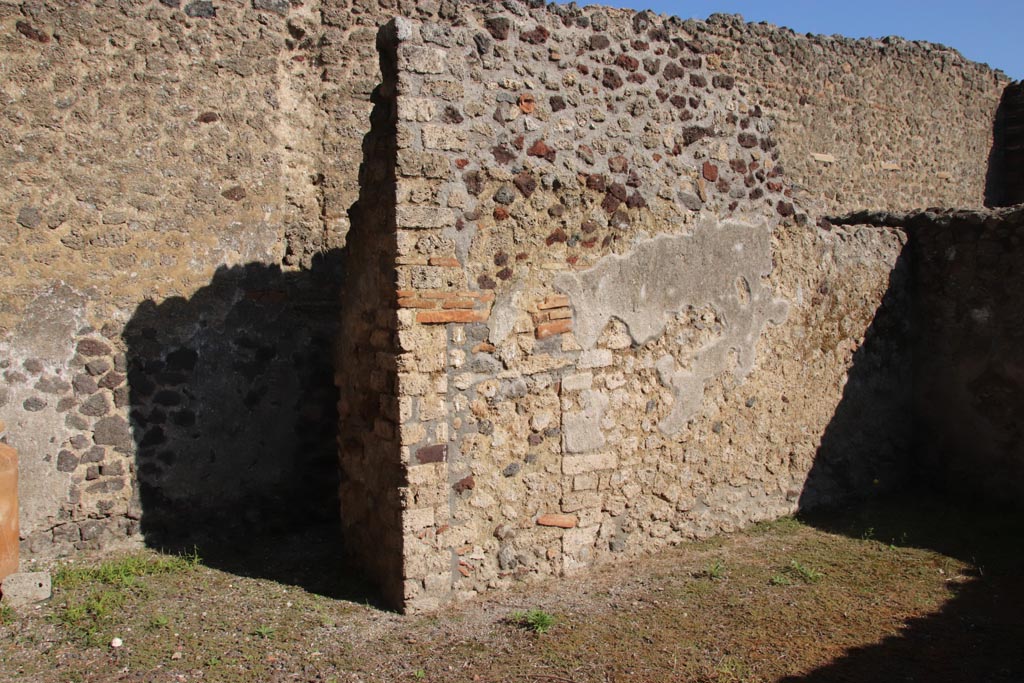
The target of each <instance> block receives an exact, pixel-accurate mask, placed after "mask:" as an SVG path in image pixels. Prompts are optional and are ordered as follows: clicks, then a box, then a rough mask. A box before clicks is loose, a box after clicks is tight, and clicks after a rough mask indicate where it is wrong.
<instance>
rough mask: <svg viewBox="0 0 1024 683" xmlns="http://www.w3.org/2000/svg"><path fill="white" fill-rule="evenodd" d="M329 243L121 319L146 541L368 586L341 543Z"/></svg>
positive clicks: (264, 573) (253, 570)
mask: <svg viewBox="0 0 1024 683" xmlns="http://www.w3.org/2000/svg"><path fill="white" fill-rule="evenodd" d="M340 271H341V255H340V252H338V251H332V252H328V253H325V254H322V255H320V256H318V257H317V258H315V259H314V260H313V262H312V265H311V267H310V268H307V269H303V270H299V271H283V270H282V269H281V268H280V267H278V266H277V265H267V264H260V263H250V264H246V265H244V266H237V267H222V268H220V269H218V271H217V272H216V274H215V275H214V277H213V279H212V280H211V282H210V283H209V284H208V285H207V286H205V287H203V288H201V289H200V290H198V291H197V292H196V293H195V294H194V295H193V296H192V297H191V298H188V299H185V298H181V297H175V298H170V299H167V300H165V301H163V302H162V303H159V304H157V303H155V302H153V301H145V302H143V303H142V304H140V305H139V306H138V308H137V309H136V311H135V314H134V316H133V317H132V319H131V321H130V322H129V324H128V325H127V326H126V327H125V331H124V339H125V341H126V346H127V349H128V354H127V355H128V383H129V391H130V398H129V400H130V421H131V425H132V431H133V434H134V438H135V441H136V454H137V455H136V470H137V481H138V484H137V485H138V498H139V503H140V507H141V520H140V524H141V527H142V533H143V535H144V537H145V540H146V543H147V544H148V545H149V546H151V547H154V548H158V549H161V550H166V551H169V552H180V551H192V550H193V549H195V551H196V552H197V553H198V554H199V556H200V557H201V558H202V560H203V562H204V563H205V564H207V565H209V566H211V567H215V568H217V569H222V570H224V571H228V572H232V573H235V574H238V575H241V576H250V577H259V578H266V579H272V580H275V581H279V582H282V583H287V584H294V585H299V586H301V587H303V588H305V589H307V590H310V591H314V592H317V593H321V594H323V595H328V596H332V597H346V598H352V599H356V600H359V601H363V600H367V599H370V597H371V593H370V592H369V591H368V589H367V587H366V586H365V585H364V584H363V583H362V582H360V581H359V580H358V579H356V578H355V576H354V573H353V572H351V571H349V570H348V568H347V563H346V562H345V559H344V557H343V556H342V555H341V550H340V549H341V547H342V543H341V531H340V519H339V514H340V513H339V504H338V494H337V491H338V484H339V482H338V468H337V445H336V443H337V442H336V434H337V400H338V398H337V389H336V388H335V386H334V380H333V378H334V368H333V367H332V346H333V342H334V337H335V335H336V331H337V329H336V328H337V325H338V321H339V320H340V311H339V308H340V297H339V283H340V275H341V272H340Z"/></svg>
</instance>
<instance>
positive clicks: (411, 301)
mask: <svg viewBox="0 0 1024 683" xmlns="http://www.w3.org/2000/svg"><path fill="white" fill-rule="evenodd" d="M438 303H439V302H438V301H437V300H436V299H420V298H415V297H407V298H403V299H399V300H398V305H399V307H401V308H437V304H438Z"/></svg>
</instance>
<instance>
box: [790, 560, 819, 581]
mask: <svg viewBox="0 0 1024 683" xmlns="http://www.w3.org/2000/svg"><path fill="white" fill-rule="evenodd" d="M789 568H790V569H791V570H792V572H793V573H794V574H796V575H797V576H798V577H800V579H801V580H802V581H803V582H804V583H818V582H819V581H821V579H822V577H823V576H825V575H824V574H822V573H821V572H819V571H818V570H817V569H814V568H813V567H808V566H806V565H802V564H800V563H799V562H797V561H796V560H792V561H791V562H790V563H789Z"/></svg>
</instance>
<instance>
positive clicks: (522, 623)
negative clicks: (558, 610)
mask: <svg viewBox="0 0 1024 683" xmlns="http://www.w3.org/2000/svg"><path fill="white" fill-rule="evenodd" d="M509 622H510V623H512V624H515V625H516V626H519V627H521V628H525V629H529V630H531V631H533V632H534V633H547V632H548V631H549V630H550V629H551V627H552V626H554V625H555V617H554V616H552V615H551V614H548V613H547V612H545V611H544V610H541V609H536V608H534V609H531V610H529V611H527V612H513V613H512V614H510V615H509Z"/></svg>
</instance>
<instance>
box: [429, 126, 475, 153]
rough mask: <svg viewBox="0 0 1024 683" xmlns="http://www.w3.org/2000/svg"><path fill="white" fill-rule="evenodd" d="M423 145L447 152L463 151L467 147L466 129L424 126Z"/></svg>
mask: <svg viewBox="0 0 1024 683" xmlns="http://www.w3.org/2000/svg"><path fill="white" fill-rule="evenodd" d="M422 139H423V146H424V147H425V148H426V149H439V150H444V151H447V152H461V151H463V150H464V149H466V133H465V131H462V130H459V129H458V128H453V127H451V126H423V130H422Z"/></svg>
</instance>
